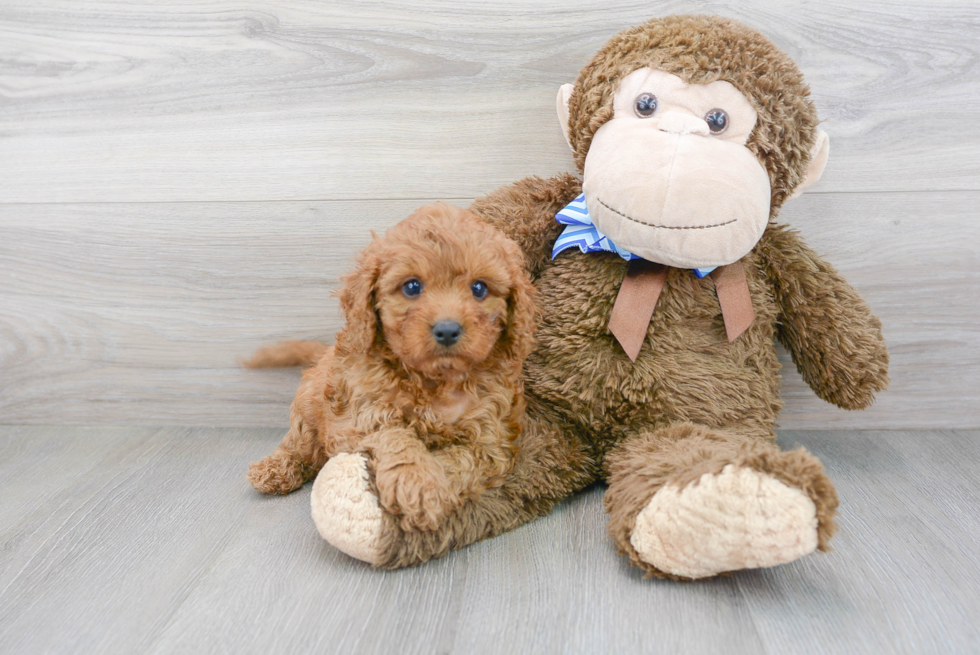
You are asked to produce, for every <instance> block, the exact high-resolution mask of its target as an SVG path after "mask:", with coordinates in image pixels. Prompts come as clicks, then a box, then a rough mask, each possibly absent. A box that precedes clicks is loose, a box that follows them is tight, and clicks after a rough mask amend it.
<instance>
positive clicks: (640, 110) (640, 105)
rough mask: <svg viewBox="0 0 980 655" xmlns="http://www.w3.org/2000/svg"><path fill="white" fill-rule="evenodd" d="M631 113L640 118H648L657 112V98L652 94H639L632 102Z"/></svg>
mask: <svg viewBox="0 0 980 655" xmlns="http://www.w3.org/2000/svg"><path fill="white" fill-rule="evenodd" d="M633 111H635V112H636V115H637V116H639V117H640V118H650V117H651V116H653V113H654V112H655V111H657V96H655V95H653V94H652V93H641V94H640V95H638V96H636V100H635V101H634V102H633Z"/></svg>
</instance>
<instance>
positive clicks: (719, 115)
mask: <svg viewBox="0 0 980 655" xmlns="http://www.w3.org/2000/svg"><path fill="white" fill-rule="evenodd" d="M704 122H705V123H707V124H708V129H709V130H711V133H712V134H721V133H722V132H724V131H725V130H727V129H728V112H727V111H725V110H724V109H712V110H711V111H709V112H708V113H707V114H705V115H704Z"/></svg>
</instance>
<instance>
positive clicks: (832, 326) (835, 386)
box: [758, 225, 888, 409]
mask: <svg viewBox="0 0 980 655" xmlns="http://www.w3.org/2000/svg"><path fill="white" fill-rule="evenodd" d="M759 245H760V248H759V251H758V252H759V253H760V254H761V255H762V260H763V262H764V266H766V268H767V271H766V272H767V275H768V277H769V280H770V283H771V284H772V287H773V290H774V293H775V296H776V301H777V302H778V304H779V307H780V317H779V324H778V332H777V336H778V338H779V341H780V342H781V343H782V344H783V345H784V346H785V347H786V349H787V350H788V351H789V353H790V355H792V357H793V362H794V363H795V364H796V367H797V369H798V370H799V372H800V374H801V375H802V376H803V379H804V380H805V381H806V383H807V384H808V385H810V388H811V389H813V391H814V392H815V393H816V394H817V395H818V396H819V397H820V398H822V399H824V400H826V401H827V402H830V403H833V404H835V405H837V406H838V407H842V408H844V409H863V408H865V407H868V406H869V405H871V403H872V402H874V394H875V393H876V392H878V391H883V390H884V389H885V388H886V387H887V386H888V350H887V348H886V347H885V341H884V339H883V338H882V335H881V321H879V320H878V318H877V317H875V316H874V315H873V314H872V313H871V309H870V308H869V307H868V305H867V303H865V302H864V300H862V299H861V297H860V296H859V295H858V293H857V291H855V290H854V288H853V287H852V286H851V285H850V284H848V283H847V281H845V280H844V278H843V277H842V276H841V275H840V274H839V273H838V272H837V271H836V270H834V268H833V267H832V266H831V265H830V264H828V263H827V262H825V261H823V260H822V259H820V257H819V256H817V254H816V253H814V252H813V251H812V250H810V248H809V247H807V246H806V244H804V243H803V241H802V240H801V239H800V238H799V236H798V235H797V234H795V233H794V232H791V231H789V230H787V229H786V228H784V227H783V226H779V225H770V226H769V228H768V229H767V230H766V233H765V236H763V238H762V241H760V244H759Z"/></svg>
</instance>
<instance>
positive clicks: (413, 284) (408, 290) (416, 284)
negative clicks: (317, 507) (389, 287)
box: [402, 278, 422, 298]
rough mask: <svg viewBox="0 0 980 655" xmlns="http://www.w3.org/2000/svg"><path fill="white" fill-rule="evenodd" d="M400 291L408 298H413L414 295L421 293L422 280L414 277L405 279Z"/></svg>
mask: <svg viewBox="0 0 980 655" xmlns="http://www.w3.org/2000/svg"><path fill="white" fill-rule="evenodd" d="M402 293H404V294H405V295H406V296H408V297H409V298H414V297H415V296H417V295H419V294H420V293H422V282H421V281H420V280H417V279H415V278H412V279H411V280H409V281H407V282H406V283H405V284H403V285H402Z"/></svg>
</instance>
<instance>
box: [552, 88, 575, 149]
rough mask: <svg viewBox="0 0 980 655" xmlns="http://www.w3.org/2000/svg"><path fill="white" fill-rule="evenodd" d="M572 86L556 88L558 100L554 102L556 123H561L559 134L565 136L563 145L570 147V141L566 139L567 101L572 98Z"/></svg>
mask: <svg viewBox="0 0 980 655" xmlns="http://www.w3.org/2000/svg"><path fill="white" fill-rule="evenodd" d="M574 88H575V85H574V84H562V85H561V86H560V87H559V88H558V98H557V99H556V101H555V104H556V105H557V109H558V122H559V123H561V133H562V134H564V135H565V143H567V144H568V147H569V148H571V147H572V140H571V139H570V138H568V99H569V98H571V97H572V89H574Z"/></svg>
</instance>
